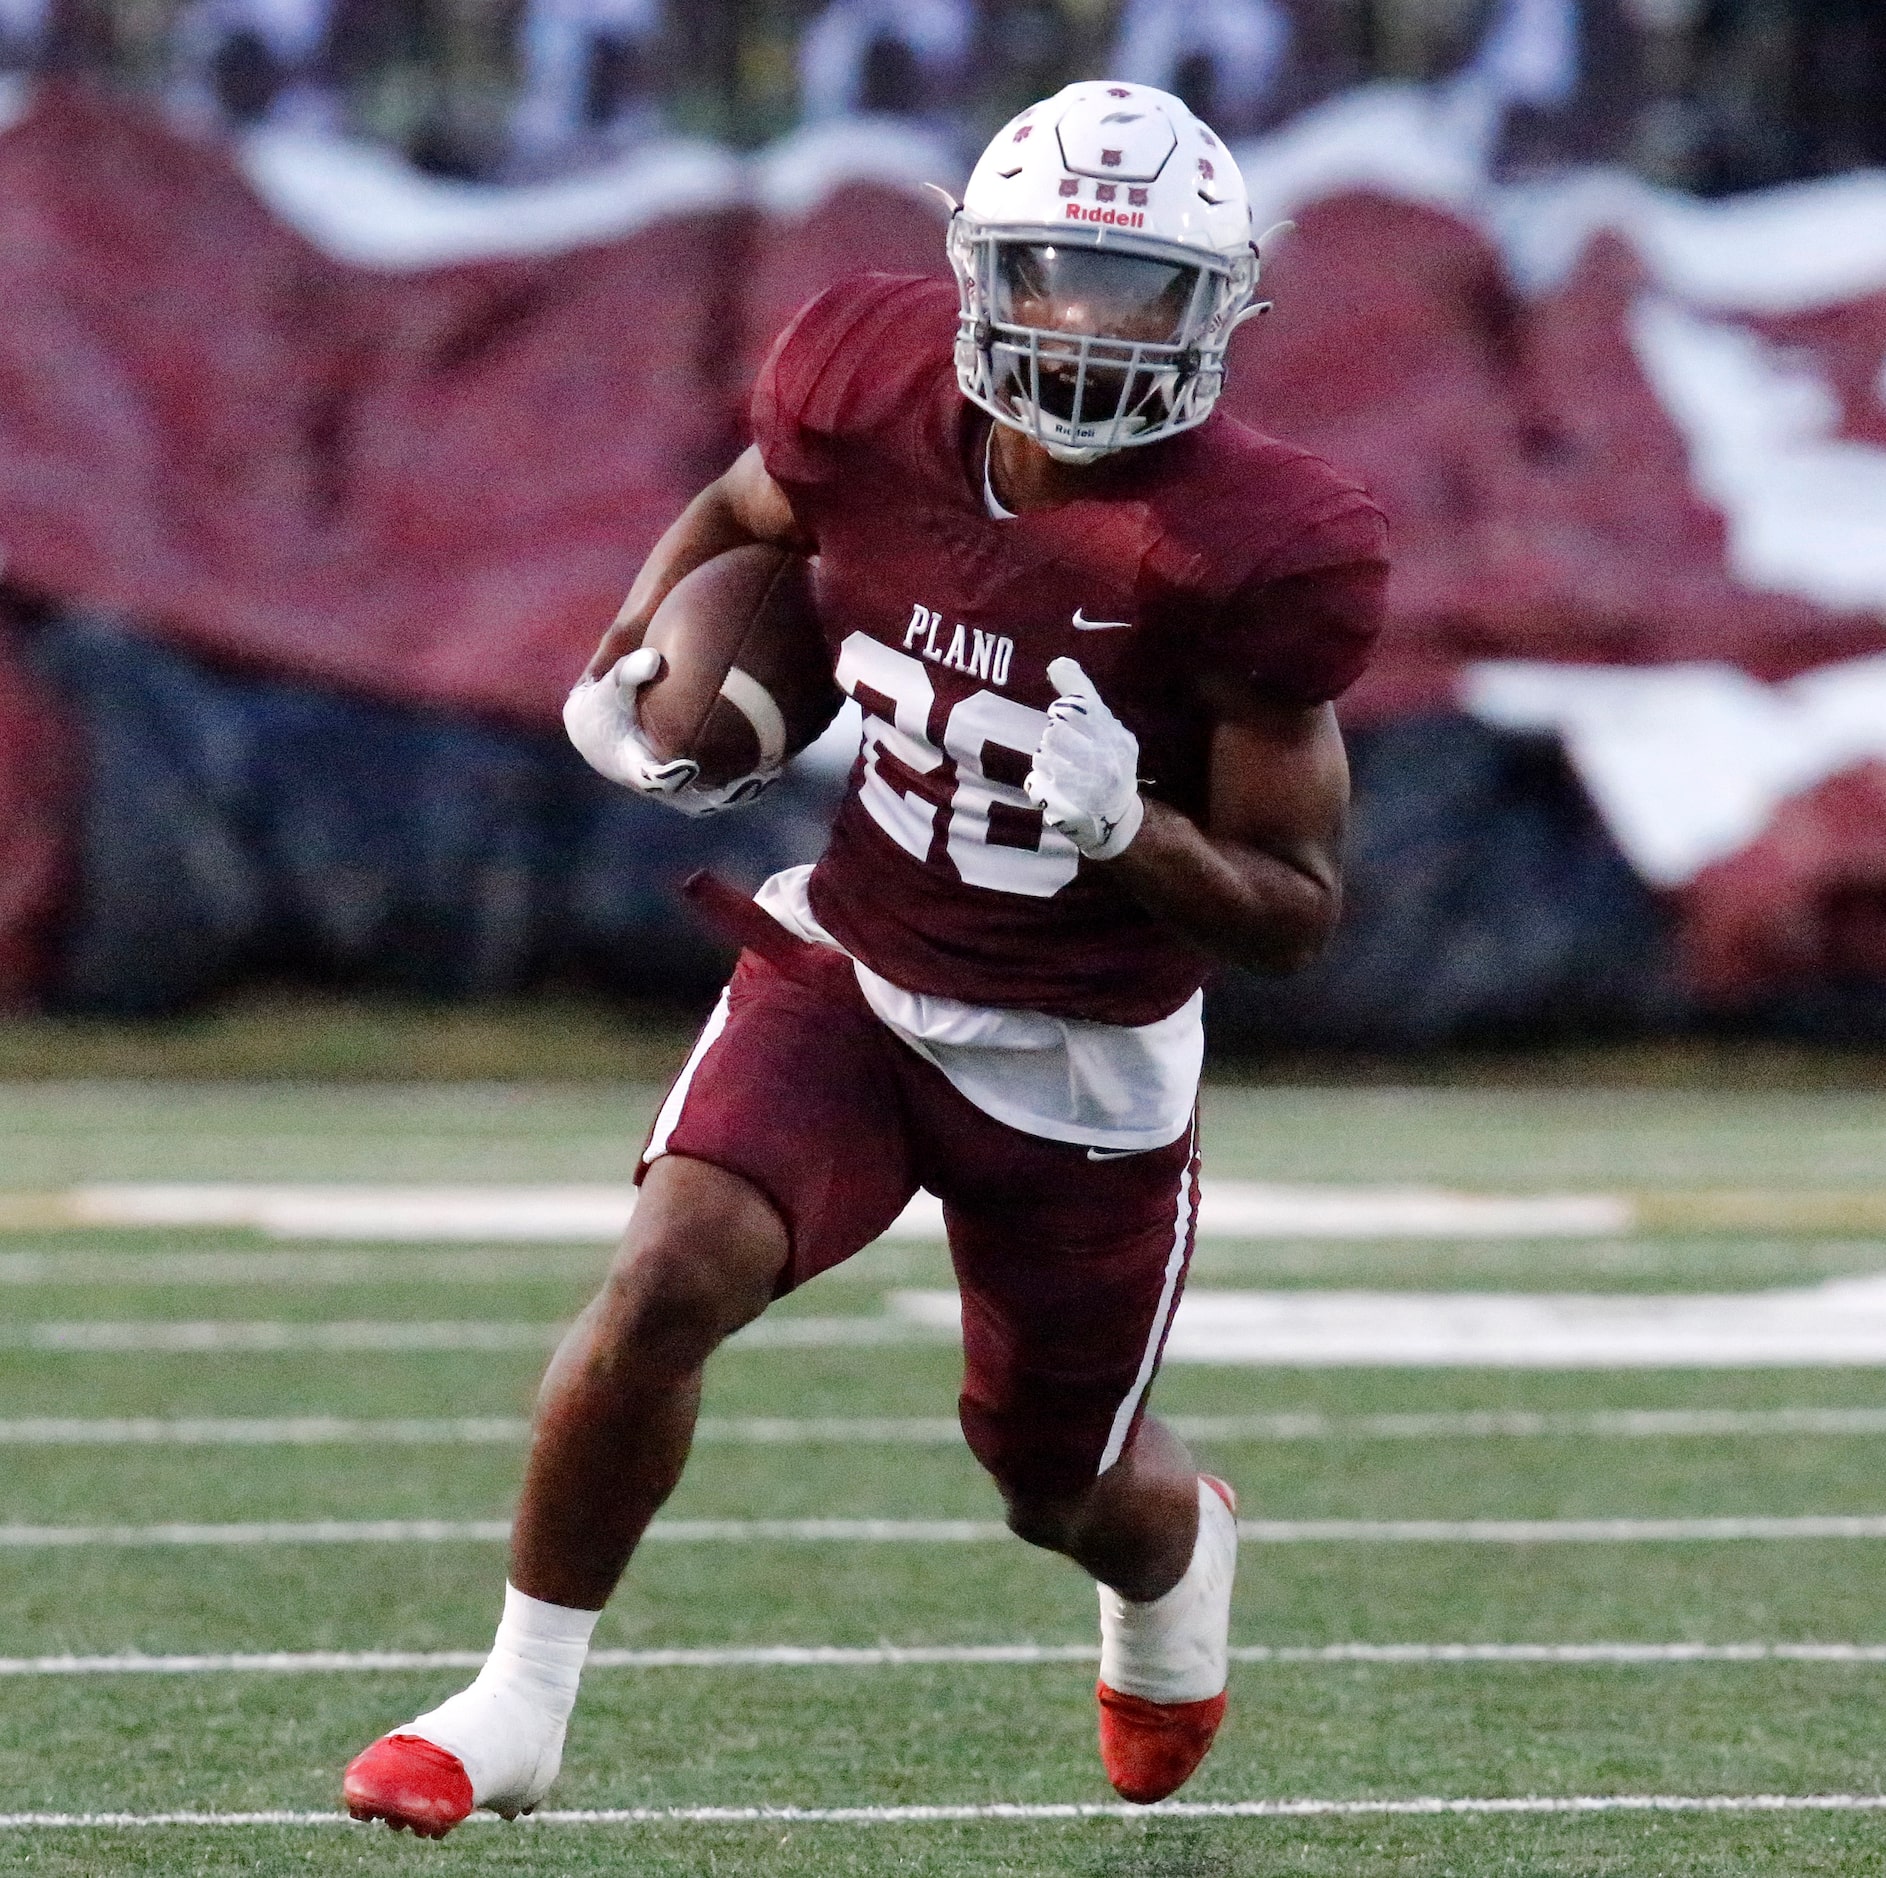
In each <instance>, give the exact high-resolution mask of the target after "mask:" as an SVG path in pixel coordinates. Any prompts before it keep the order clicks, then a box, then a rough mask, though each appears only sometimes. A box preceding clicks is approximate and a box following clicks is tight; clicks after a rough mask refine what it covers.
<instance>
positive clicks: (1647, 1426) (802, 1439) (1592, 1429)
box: [0, 1408, 1886, 1448]
mask: <svg viewBox="0 0 1886 1878" xmlns="http://www.w3.org/2000/svg"><path fill="white" fill-rule="evenodd" d="M1163 1419H1164V1420H1165V1423H1166V1425H1167V1426H1168V1427H1169V1428H1171V1429H1172V1430H1173V1431H1174V1432H1175V1433H1176V1434H1177V1435H1178V1436H1179V1437H1180V1438H1181V1439H1182V1440H1185V1441H1220V1442H1294V1441H1462V1440H1485V1441H1491V1440H1522V1439H1529V1438H1544V1439H1553V1440H1588V1439H1594V1438H1596V1439H1608V1440H1625V1441H1631V1440H1635V1441H1659V1440H1684V1439H1695V1438H1703V1439H1707V1438H1718V1439H1719V1438H1725V1437H1735V1436H1754V1437H1759V1436H1765V1435H1837V1436H1840V1435H1878V1434H1886V1409H1872V1408H1776V1409H1594V1410H1591V1411H1589V1412H1583V1413H1562V1414H1554V1413H1536V1412H1534V1411H1532V1410H1529V1409H1467V1410H1455V1411H1446V1412H1441V1413H1435V1414H1410V1415H1324V1414H1320V1413H1318V1412H1317V1411H1316V1410H1313V1409H1303V1410H1286V1411H1283V1412H1281V1413H1278V1414H1274V1415H1167V1416H1165V1417H1164V1418H1163ZM529 1433H530V1424H529V1423H528V1422H526V1421H524V1420H523V1419H522V1418H521V1417H511V1416H503V1415H491V1416H477V1415H467V1416H459V1417H456V1418H449V1419H439V1420H430V1421H426V1420H403V1421H353V1420H348V1419H344V1418H342V1417H339V1416H329V1415H295V1416H283V1417H274V1418H270V1417H252V1418H251V1417H230V1418H215V1417H202V1418H193V1419H185V1420H178V1421H159V1420H156V1419H154V1418H149V1417H136V1418H129V1419H116V1418H98V1419H85V1418H81V1417H75V1416H64V1417H61V1416H33V1417H28V1418H25V1419H22V1420H18V1421H0V1447H27V1448H30V1447H100V1448H115V1447H164V1446H175V1447H329V1446H333V1447H342V1446H358V1447H457V1446H468V1447H476V1446H511V1445H514V1444H516V1443H519V1442H522V1441H523V1440H525V1439H526V1438H527V1437H528V1435H529ZM962 1439H963V1436H962V1430H961V1429H960V1428H959V1427H958V1426H957V1424H956V1422H955V1421H954V1420H953V1419H952V1418H950V1417H948V1416H942V1415H936V1416H905V1417H899V1416H884V1417H877V1416H856V1417H852V1416H830V1417H820V1416H812V1417H806V1418H803V1419H800V1418H795V1417H786V1416H746V1417H720V1416H713V1415H707V1416H703V1417H702V1418H701V1420H700V1422H699V1423H698V1424H697V1426H696V1428H695V1433H694V1440H695V1444H696V1445H697V1446H700V1445H702V1444H706V1445H709V1446H737V1447H825V1446H832V1447H839V1446H851V1445H857V1446H880V1447H925V1448H927V1447H946V1448H954V1447H960V1446H961V1445H962Z"/></svg>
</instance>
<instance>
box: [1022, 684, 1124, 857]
mask: <svg viewBox="0 0 1886 1878" xmlns="http://www.w3.org/2000/svg"><path fill="white" fill-rule="evenodd" d="M1048 678H1049V681H1050V682H1051V683H1052V684H1053V686H1054V688H1055V690H1056V691H1058V692H1059V693H1060V694H1061V695H1060V696H1059V697H1058V698H1056V699H1055V701H1054V703H1053V704H1052V705H1050V706H1049V707H1048V728H1047V730H1046V731H1044V732H1043V733H1042V738H1041V745H1040V748H1039V749H1037V750H1036V751H1035V766H1034V768H1033V769H1031V770H1030V771H1029V772H1028V778H1027V781H1025V782H1024V783H1023V784H1022V788H1023V789H1024V790H1025V791H1026V793H1027V796H1028V799H1029V801H1031V802H1033V803H1035V804H1036V805H1037V806H1038V807H1039V808H1040V809H1041V811H1042V814H1043V815H1044V816H1045V817H1046V819H1047V822H1048V825H1049V826H1050V827H1052V828H1058V829H1059V830H1060V831H1061V832H1062V834H1064V835H1066V836H1067V837H1068V839H1069V840H1070V841H1072V842H1073V843H1074V845H1075V846H1076V847H1077V848H1079V849H1080V851H1081V852H1082V853H1083V854H1084V855H1086V856H1087V857H1088V858H1089V859H1090V860H1095V861H1110V860H1112V859H1113V858H1114V857H1115V856H1116V855H1119V854H1124V853H1125V852H1126V849H1127V846H1128V844H1129V843H1131V841H1132V839H1133V837H1134V836H1135V835H1137V834H1138V833H1139V829H1140V823H1141V822H1142V821H1144V820H1145V817H1146V804H1145V803H1144V802H1143V801H1142V800H1141V798H1140V793H1139V739H1138V738H1137V737H1135V736H1134V735H1133V733H1132V732H1131V731H1130V730H1128V729H1127V727H1126V726H1125V725H1124V724H1123V723H1121V722H1120V720H1119V719H1118V718H1117V717H1115V716H1114V714H1113V713H1112V712H1111V711H1110V710H1108V709H1107V705H1106V701H1105V700H1104V699H1103V698H1102V697H1101V695H1100V693H1099V692H1098V691H1096V690H1095V689H1094V681H1093V680H1092V679H1091V678H1089V677H1088V676H1087V674H1086V673H1085V672H1084V671H1082V670H1081V668H1080V664H1079V661H1078V660H1075V659H1055V660H1054V661H1053V662H1052V663H1051V664H1050V665H1049V667H1048Z"/></svg>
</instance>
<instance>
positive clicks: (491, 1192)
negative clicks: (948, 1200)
mask: <svg viewBox="0 0 1886 1878" xmlns="http://www.w3.org/2000/svg"><path fill="white" fill-rule="evenodd" d="M14 1198H15V1204H16V1207H17V1208H18V1209H19V1210H21V1211H22V1213H27V1212H29V1209H30V1214H31V1216H34V1217H37V1218H43V1219H47V1220H51V1221H53V1222H55V1223H57V1222H63V1223H65V1224H68V1225H74V1226H102V1227H151V1226H170V1227H189V1226H209V1227H220V1228H224V1229H229V1228H235V1229H246V1230H249V1231H254V1232H261V1233H265V1234H267V1235H268V1236H269V1237H271V1238H276V1239H291V1240H292V1239H300V1240H311V1239H315V1240H318V1239H353V1240H377V1241H381V1242H384V1243H391V1242H395V1241H401V1240H410V1241H435V1242H436V1241H439V1240H449V1239H465V1240H476V1241H479V1242H481V1243H484V1244H489V1245H496V1244H503V1243H507V1242H509V1243H513V1244H524V1243H531V1242H543V1243H551V1244H556V1243H562V1244H579V1243H584V1244H586V1243H592V1242H593V1243H597V1244H607V1243H609V1242H611V1241H613V1240H615V1239H616V1238H618V1237H620V1235H621V1232H622V1228H623V1225H624V1224H625V1223H626V1221H627V1219H628V1217H629V1214H630V1213H631V1212H632V1211H633V1210H634V1206H635V1189H634V1188H633V1187H629V1186H609V1187H603V1186H593V1187H582V1186H538V1187H531V1186H498V1185H488V1186H480V1185H477V1184H458V1185H452V1186H433V1187H396V1186H377V1185H375V1186H366V1185H349V1184H339V1183H329V1184H321V1185H312V1184H309V1185H265V1184H252V1183H236V1182H204V1183H198V1184H144V1185H128V1184H112V1185H101V1186H90V1187H77V1188H73V1189H72V1190H71V1191H69V1192H67V1193H63V1194H50V1195H20V1196H14ZM1637 1212H1638V1208H1637V1204H1636V1202H1635V1201H1633V1200H1631V1199H1629V1198H1627V1197H1624V1196H1622V1195H1616V1194H1476V1193H1453V1192H1447V1191H1444V1190H1441V1189H1437V1188H1429V1187H1307V1186H1279V1185H1274V1184H1271V1183H1266V1182H1260V1181H1249V1180H1208V1181H1206V1182H1205V1183H1204V1191H1203V1197H1202V1199H1201V1202H1200V1206H1199V1219H1198V1231H1199V1234H1200V1236H1201V1237H1203V1238H1207V1239H1212V1238H1221V1239H1223V1238H1228V1239H1511V1238H1537V1239H1565V1238H1574V1239H1592V1238H1615V1237H1617V1236H1619V1235H1620V1234H1625V1233H1629V1232H1631V1231H1633V1230H1634V1229H1635V1227H1636V1224H1637ZM942 1236H943V1214H942V1208H941V1207H940V1206H939V1205H938V1203H937V1202H936V1201H935V1200H934V1199H933V1198H931V1196H930V1195H928V1194H919V1195H918V1197H917V1198H916V1199H915V1200H913V1201H912V1202H911V1204H910V1206H909V1207H908V1208H907V1209H906V1210H905V1212H904V1214H903V1216H902V1217H901V1218H900V1219H899V1220H898V1221H897V1222H896V1223H895V1224H894V1225H893V1226H892V1227H891V1229H890V1231H889V1232H888V1233H887V1234H886V1235H885V1237H886V1238H890V1239H925V1240H939V1239H941V1238H942Z"/></svg>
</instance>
